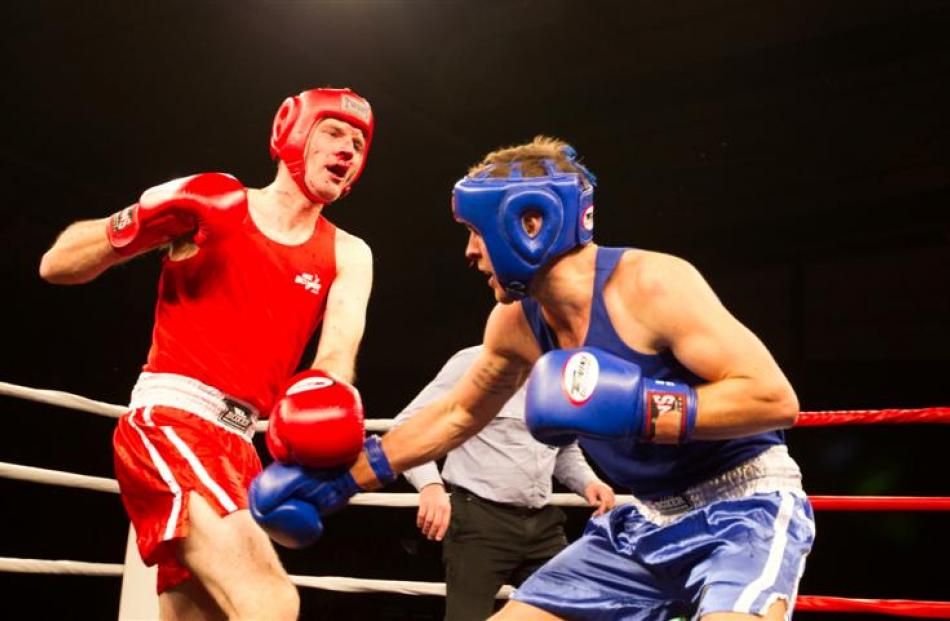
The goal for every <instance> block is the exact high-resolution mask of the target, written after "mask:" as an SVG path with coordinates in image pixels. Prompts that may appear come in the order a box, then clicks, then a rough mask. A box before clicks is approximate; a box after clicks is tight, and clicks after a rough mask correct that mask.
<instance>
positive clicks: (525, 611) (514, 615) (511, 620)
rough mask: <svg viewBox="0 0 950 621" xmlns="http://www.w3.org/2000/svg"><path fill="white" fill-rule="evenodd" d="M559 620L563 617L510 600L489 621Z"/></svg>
mask: <svg viewBox="0 0 950 621" xmlns="http://www.w3.org/2000/svg"><path fill="white" fill-rule="evenodd" d="M559 619H561V617H558V616H556V615H552V614H551V613H550V612H547V611H545V610H541V609H540V608H537V607H536V606H532V605H530V604H525V603H523V602H518V601H515V600H509V601H508V603H507V604H505V607H504V608H502V609H501V610H499V611H498V612H497V613H495V614H494V615H493V616H492V617H491V619H489V621H558V620H559Z"/></svg>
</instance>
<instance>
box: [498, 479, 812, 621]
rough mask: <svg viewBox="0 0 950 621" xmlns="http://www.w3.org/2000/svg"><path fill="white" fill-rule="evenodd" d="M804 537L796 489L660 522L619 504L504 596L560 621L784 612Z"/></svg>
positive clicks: (804, 503)
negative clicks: (780, 607) (776, 605)
mask: <svg viewBox="0 0 950 621" xmlns="http://www.w3.org/2000/svg"><path fill="white" fill-rule="evenodd" d="M645 514H646V515H649V516H650V518H651V519H647V517H645ZM814 536H815V526H814V518H813V514H812V509H811V505H810V504H809V502H808V499H807V498H806V497H805V496H804V494H802V493H801V492H797V491H781V492H768V493H754V494H750V495H748V496H744V497H741V498H735V499H729V500H717V501H714V502H710V503H708V504H705V505H703V506H700V507H697V508H694V509H690V510H687V511H685V512H683V513H681V514H679V515H677V516H675V518H672V519H670V520H664V519H659V520H658V519H657V518H656V516H655V515H654V514H653V512H650V511H647V510H645V509H644V508H643V505H642V504H641V503H636V504H632V505H623V506H620V507H617V508H616V509H614V510H613V511H611V512H610V513H607V514H606V515H603V516H600V517H598V518H595V519H593V520H591V521H590V523H589V524H588V525H587V529H586V530H585V532H584V535H583V536H582V537H581V538H580V539H578V540H577V541H575V542H574V543H573V544H571V545H570V546H569V547H568V548H567V549H565V550H564V551H563V552H561V553H560V554H558V555H557V556H556V557H554V558H553V559H551V561H549V562H548V563H547V564H545V565H544V566H543V567H542V568H541V569H539V570H538V571H537V572H535V574H534V575H532V576H531V577H530V578H528V580H527V581H526V582H525V583H524V584H523V585H522V586H521V587H520V588H519V589H518V590H517V591H516V592H515V594H514V595H513V596H512V599H515V600H518V601H520V602H524V603H526V604H531V605H532V606H536V607H538V608H541V609H543V610H546V611H548V612H550V613H552V614H555V615H557V616H560V617H565V618H568V619H591V620H594V619H596V620H607V619H610V620H621V619H622V620H624V621H627V620H629V621H633V620H636V621H648V620H650V621H652V620H656V621H667V620H668V619H670V618H672V617H676V616H682V615H685V616H691V615H696V618H699V617H701V616H702V615H705V614H707V613H711V612H745V613H753V614H759V615H761V614H764V613H765V612H766V611H767V610H768V608H769V607H770V606H771V605H772V603H773V602H775V601H776V600H777V599H784V600H785V601H786V602H788V616H789V617H790V616H791V611H792V608H793V606H794V602H795V596H796V594H797V590H798V581H799V580H800V578H801V575H802V572H803V571H804V568H805V557H806V556H807V555H808V552H809V550H811V545H812V541H813V540H814Z"/></svg>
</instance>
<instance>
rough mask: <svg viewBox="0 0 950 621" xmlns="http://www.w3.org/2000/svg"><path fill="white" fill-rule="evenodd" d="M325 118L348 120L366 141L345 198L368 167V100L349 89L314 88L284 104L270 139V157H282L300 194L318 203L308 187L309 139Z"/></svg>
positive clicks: (370, 127) (370, 131)
mask: <svg viewBox="0 0 950 621" xmlns="http://www.w3.org/2000/svg"><path fill="white" fill-rule="evenodd" d="M326 117H332V118H335V119H340V120H341V121H346V122H347V123H349V124H350V125H352V126H354V127H356V128H358V129H360V130H361V131H362V132H363V136H364V138H365V139H366V144H365V146H364V148H363V162H362V163H361V164H360V167H359V169H357V171H356V175H354V177H353V180H352V181H350V184H349V185H348V186H347V187H346V188H345V189H344V190H343V193H342V194H341V196H345V195H346V194H347V193H349V191H350V188H352V187H353V184H354V183H356V180H357V179H358V178H359V176H360V174H361V173H362V172H363V168H365V167H366V157H367V156H368V155H369V145H370V142H372V140H373V125H374V121H373V110H372V108H370V105H369V102H368V101H366V100H365V99H363V98H362V97H360V96H359V95H357V94H356V93H354V92H353V91H351V90H350V89H348V88H315V89H312V90H309V91H304V92H302V93H300V94H299V95H296V96H294V97H288V98H287V99H285V100H284V103H282V104H281V106H280V108H279V109H278V110H277V114H276V115H275V116H274V126H273V129H272V130H271V137H270V154H271V157H272V158H273V159H278V158H279V159H280V160H281V161H282V162H283V163H284V164H285V165H286V166H287V170H288V172H290V176H291V178H292V179H293V180H294V183H296V184H297V187H298V188H300V191H301V192H303V194H304V196H306V197H307V198H309V199H310V200H311V201H313V202H315V203H316V202H320V199H319V198H318V197H317V196H315V195H314V194H313V192H311V191H310V188H309V187H307V160H306V155H307V153H306V151H307V139H308V138H309V137H310V132H311V130H313V126H314V125H316V124H317V121H319V120H320V119H323V118H326Z"/></svg>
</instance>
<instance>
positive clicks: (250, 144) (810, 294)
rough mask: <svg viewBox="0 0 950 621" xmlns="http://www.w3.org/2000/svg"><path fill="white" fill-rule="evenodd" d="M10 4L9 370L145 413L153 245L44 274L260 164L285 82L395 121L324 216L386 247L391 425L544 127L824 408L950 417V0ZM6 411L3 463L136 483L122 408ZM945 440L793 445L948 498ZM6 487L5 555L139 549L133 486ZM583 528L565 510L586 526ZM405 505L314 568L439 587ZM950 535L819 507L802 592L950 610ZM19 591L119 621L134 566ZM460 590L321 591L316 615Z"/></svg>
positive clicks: (85, 615)
mask: <svg viewBox="0 0 950 621" xmlns="http://www.w3.org/2000/svg"><path fill="white" fill-rule="evenodd" d="M0 18H2V19H0V24H2V26H0V28H2V30H3V33H2V34H3V36H2V38H0V46H2V58H3V61H2V67H3V79H2V87H3V101H2V104H0V106H2V108H0V119H2V121H0V127H2V129H0V131H2V135H0V137H2V139H0V171H2V175H3V182H2V189H3V193H4V195H5V198H4V203H5V204H4V209H3V216H2V222H3V224H2V237H0V244H2V248H3V253H4V257H5V259H4V260H3V261H0V266H2V267H0V269H2V284H3V303H2V305H3V319H4V321H3V324H2V326H3V340H2V344H3V349H2V355H0V380H2V381H7V382H13V383H17V384H24V385H28V386H37V387H47V388H56V389H60V390H67V391H71V392H76V393H79V394H83V395H87V396H90V397H94V398H97V399H102V400H105V401H109V402H113V403H124V402H125V401H126V399H127V395H128V392H129V389H130V387H131V385H132V383H133V382H134V380H135V377H136V374H137V372H138V368H139V366H140V365H141V363H142V361H143V359H144V356H145V353H146V351H147V348H148V343H149V334H150V326H151V320H152V311H153V304H154V290H155V282H156V278H157V275H158V260H157V259H156V258H155V257H150V258H143V259H140V260H137V261H135V262H133V263H132V264H129V265H127V266H124V267H122V268H119V269H116V270H114V271H112V272H110V273H107V274H105V275H103V276H102V277H101V278H100V279H99V280H97V281H96V282H94V283H92V284H89V285H85V286H81V287H54V286H50V285H47V284H44V283H43V282H41V281H40V279H39V278H38V276H37V267H38V264H39V259H40V256H41V255H42V253H43V251H44V250H45V249H46V248H47V247H48V246H49V245H50V244H51V243H52V241H53V240H54V238H55V236H56V234H57V233H58V232H59V231H60V230H61V229H62V228H64V227H65V226H66V225H67V224H69V223H70V222H72V221H74V220H78V219H84V218H93V217H101V216H104V215H106V214H108V213H110V212H112V211H114V210H116V209H118V208H120V207H122V206H124V205H126V204H128V203H130V202H132V201H134V200H135V199H136V198H137V197H138V195H139V194H140V193H141V191H142V190H143V189H145V188H147V187H149V186H151V185H155V184H157V183H159V182H161V181H164V180H167V179H170V178H173V177H176V176H181V175H186V174H191V173H195V172H201V171H227V172H231V173H233V174H235V175H236V176H237V177H238V178H240V179H241V180H242V181H243V182H244V183H245V184H247V185H250V186H261V185H265V184H267V183H268V182H269V181H270V180H271V178H272V176H273V173H274V166H273V164H272V163H271V162H270V161H269V159H268V153H267V140H268V136H269V132H270V123H271V118H272V115H273V113H274V112H275V110H276V108H277V106H278V105H279V103H280V101H281V100H282V99H283V98H284V97H286V96H287V95H290V94H293V93H296V92H299V91H300V90H303V89H305V88H309V87H313V86H321V85H334V86H350V87H352V88H354V89H355V90H357V91H358V92H359V93H361V94H362V95H364V96H365V97H367V98H368V99H369V100H370V101H371V102H372V104H373V108H374V111H375V113H376V115H377V134H376V137H375V140H374V142H373V146H372V152H371V153H370V155H369V164H368V168H367V170H366V172H365V174H364V176H363V178H362V179H361V180H360V182H359V184H358V186H357V187H356V189H355V191H354V192H353V194H352V196H351V197H349V198H347V199H345V200H344V201H342V202H341V203H340V204H338V205H334V206H332V207H330V208H329V209H328V211H327V214H328V216H329V217H330V218H331V219H332V220H333V221H334V222H336V223H337V224H338V225H340V226H342V227H343V228H345V229H346V230H348V231H351V232H353V233H355V234H357V235H359V236H361V237H363V238H364V239H365V240H366V241H367V242H368V243H369V244H370V246H371V247H372V248H373V250H374V254H375V260H376V283H375V288H374V294H373V298H372V301H371V304H370V309H369V315H370V316H369V325H368V329H367V333H366V338H365V341H364V345H363V348H362V353H361V355H360V359H359V362H360V365H359V367H360V369H359V370H360V378H359V385H360V387H361V389H362V392H363V395H364V398H365V401H366V404H367V408H368V416H369V417H371V418H386V417H390V416H392V415H393V414H395V413H396V412H397V411H398V410H399V409H400V408H401V407H402V406H403V405H404V404H405V403H406V402H407V401H408V400H409V399H410V398H411V397H412V396H413V395H414V394H415V392H416V391H417V390H418V389H419V388H420V387H421V386H422V385H423V384H424V383H425V382H426V381H427V379H428V378H430V377H431V376H432V374H433V373H434V372H435V371H436V370H437V369H438V368H439V366H440V365H441V364H442V362H443V361H444V360H445V359H446V358H447V357H448V356H449V355H450V354H451V353H452V352H454V351H455V350H456V349H458V348H460V347H462V346H464V345H469V344H472V343H475V342H477V341H478V340H479V338H480V334H481V327H482V325H483V322H484V318H485V316H486V314H487V311H488V310H489V309H490V307H491V304H492V299H491V294H490V292H489V291H488V290H487V289H486V287H485V285H484V282H483V279H482V278H481V276H479V275H477V274H475V273H474V272H471V271H469V270H467V269H466V266H465V262H464V260H463V256H462V250H463V247H464V243H465V233H464V229H462V228H461V227H459V226H458V225H456V224H455V223H454V222H452V220H451V217H450V216H449V201H448V198H449V191H450V189H451V186H452V184H453V182H454V181H455V180H456V179H457V178H458V177H460V176H461V175H462V174H463V173H464V171H465V170H466V168H467V167H468V166H469V165H470V164H472V163H474V162H476V161H477V160H478V159H479V158H480V157H481V155H483V154H484V153H485V152H487V151H489V150H491V149H493V148H496V147H498V146H501V145H506V144H513V143H518V142H522V141H525V140H528V139H530V138H531V137H533V136H534V135H536V134H539V133H544V134H549V135H555V136H558V137H562V138H564V139H566V140H568V141H569V142H571V143H572V144H574V145H575V146H576V147H577V149H578V151H579V152H580V153H581V154H582V156H584V161H585V162H586V164H587V165H588V166H589V167H590V168H591V169H592V170H593V171H594V172H595V173H596V174H597V175H598V177H599V179H600V186H599V187H598V190H597V205H598V211H597V240H598V242H599V243H601V244H605V245H633V246H642V247H647V248H651V249H657V250H662V251H666V252H671V253H674V254H678V255H681V256H683V257H685V258H687V259H689V260H690V261H692V262H693V263H694V264H695V265H696V266H698V267H699V268H700V270H702V271H703V272H704V274H705V275H706V276H707V278H708V279H709V281H710V282H711V283H712V285H713V286H714V288H715V289H716V290H717V292H718V293H719V294H720V296H721V298H722V300H723V301H724V302H725V303H726V305H727V306H728V307H729V308H730V309H732V310H733V312H734V313H735V314H736V315H737V316H738V317H739V318H740V319H741V320H742V321H743V322H745V323H746V324H747V325H749V326H750V327H751V328H752V329H753V330H754V331H755V332H757V333H758V334H759V335H760V336H761V338H762V339H763V340H764V341H765V343H766V344H767V345H768V346H769V347H770V349H771V350H772V351H773V352H774V354H775V356H776V358H777V359H778V360H779V362H780V363H781V364H782V366H783V368H784V369H785V370H786V372H787V374H788V375H789V377H790V378H791V380H792V381H793V383H794V385H795V386H796V389H797V390H798V394H799V396H800V399H801V402H802V407H803V409H806V410H815V409H843V408H883V407H920V406H928V405H947V404H950V387H948V383H947V379H946V376H947V372H948V367H950V364H948V362H950V354H948V352H950V330H948V327H950V320H948V313H950V274H948V272H950V270H948V266H950V215H948V204H950V203H948V199H950V119H948V114H947V110H948V104H950V35H948V33H950V4H948V3H946V2H928V1H923V0H920V1H914V2H907V1H902V2H896V1H895V2H880V1H869V0H860V1H859V0H841V1H829V0H822V1H814V2H799V1H787V2H769V1H763V0H756V1H739V0H705V1H701V0H691V1H685V0H684V1H678V2H655V3H653V2H617V3H604V2H580V1H576V2H559V1H554V0H551V1H541V0H533V1H530V0H524V1H520V2H492V1H481V2H479V1H475V0H473V1H471V2H461V1H449V2H434V1H422V0H419V1H408V0H391V1H379V2H371V1H351V2H344V1H337V2H305V1H274V2H263V1H258V2H207V1H206V2H189V3H182V2H160V3H159V2H153V3H138V2H124V1H123V2H118V1H112V2H76V3H71V2H51V1H41V0H36V1H32V2H12V3H5V4H3V8H2V9H0ZM235 338H240V335H235ZM2 411H3V412H5V413H6V417H5V418H4V422H5V424H6V427H5V431H6V433H5V435H6V440H5V441H3V442H0V460H3V461H11V462H16V463H23V464H27V465H32V466H39V467H46V468H54V469H61V470H68V471H73V472H79V473H83V474H91V475H99V476H110V477H111V476H112V466H111V448H110V431H111V428H112V425H113V421H111V420H109V419H103V418H99V417H95V416H89V415H85V414H82V413H77V412H73V411H67V410H61V409H59V408H53V407H47V406H40V405H36V404H31V403H28V402H24V401H19V400H14V399H8V398H3V399H2ZM947 440H948V434H947V430H946V428H945V427H940V426H926V427H925V426H914V427H894V426H880V427H874V428H858V427H844V428H836V429H831V428H825V429H804V430H796V431H792V432H791V433H790V434H789V444H790V445H791V449H792V452H793V454H794V455H795V456H796V457H797V458H798V459H799V460H800V462H801V463H802V464H803V467H804V470H805V476H806V485H807V488H808V490H809V491H810V492H811V493H814V494H919V495H946V494H948V492H950V490H948V486H947V473H948V468H947V460H946V457H945V453H943V451H944V450H946V448H945V447H946V442H947ZM403 486H404V487H398V488H396V489H397V491H407V486H405V484H403ZM0 494H2V497H3V502H2V507H3V508H2V523H0V556H14V557H30V558H53V559H55V558H63V559H74V560H86V561H98V562H121V559H122V553H123V550H124V544H125V537H126V520H125V517H124V514H123V511H122V509H121V506H120V503H119V500H118V497H116V496H113V495H108V494H100V493H90V492H83V491H77V490H69V489H63V488H54V487H46V486H38V485H32V484H27V483H20V482H15V481H6V480H3V481H0ZM585 515H586V513H585V512H584V511H582V510H572V511H571V522H570V534H571V535H572V536H573V535H577V534H578V533H579V532H580V529H581V528H582V525H583V520H584V516H585ZM413 516H414V512H413V511H412V510H408V509H400V510H392V509H373V508H360V507H357V508H351V509H348V510H346V511H345V512H344V513H343V514H342V515H340V516H336V517H332V518H330V519H329V520H328V521H327V522H328V523H327V531H328V532H327V535H325V537H324V539H323V540H322V541H320V542H319V543H318V544H317V545H316V546H314V547H313V548H311V549H309V550H306V551H303V552H296V553H287V554H284V559H285V561H286V562H287V565H288V568H289V570H290V571H291V572H292V573H301V574H310V575H342V576H357V577H367V578H383V579H386V578H389V579H404V580H441V569H440V564H439V548H438V546H437V545H434V544H431V543H428V542H425V541H423V540H422V539H421V537H420V536H419V535H418V534H417V531H416V529H415V526H414V520H413ZM947 524H948V521H947V518H946V516H945V515H943V514H921V513H895V514H880V513H876V514H874V513H868V514H850V513H840V514H834V513H831V514H829V513H822V514H820V515H819V516H818V529H819V534H818V540H817V544H816V547H815V550H814V552H813V554H812V556H811V558H810V562H809V569H808V571H807V572H806V575H805V578H804V582H803V584H802V587H801V592H802V593H807V594H825V595H845V596H852V597H881V598H919V599H944V600H946V599H950V588H948V587H947V582H946V576H947V571H946V565H945V563H946V557H947V555H948V553H950V543H948V537H947V536H946V530H947V529H946V526H947ZM0 585H2V586H0V594H2V595H3V601H4V602H5V604H4V605H5V606H6V607H9V608H13V609H16V608H18V607H21V608H24V609H26V610H29V611H30V612H29V613H28V617H29V618H37V619H46V618H57V619H61V618H76V619H109V618H113V619H114V618H115V616H116V611H117V599H118V593H119V580H117V579H115V578H92V577H52V576H24V575H15V574H4V575H0ZM441 608H442V601H441V600H440V599H437V598H428V597H406V596H387V595H343V594H333V593H327V592H321V591H316V590H310V589H307V590H304V592H303V615H304V618H311V619H312V618H316V617H318V616H320V617H321V618H332V619H392V620H397V619H418V620H428V619H436V618H440V616H439V615H440V614H441ZM5 616H6V615H5ZM820 616H824V615H814V614H806V613H802V614H801V617H802V618H817V617H820ZM828 616H831V615H828ZM850 618H852V619H853V618H855V617H854V616H851V617H850Z"/></svg>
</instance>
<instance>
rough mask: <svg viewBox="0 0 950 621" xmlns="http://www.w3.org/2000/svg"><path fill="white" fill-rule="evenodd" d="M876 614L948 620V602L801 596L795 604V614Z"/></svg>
mask: <svg viewBox="0 0 950 621" xmlns="http://www.w3.org/2000/svg"><path fill="white" fill-rule="evenodd" d="M799 611H808V612H876V613H878V614H885V615H897V616H902V617H923V618H928V619H950V602H926V601H915V600H911V599H851V598H848V597H824V596H820V595H802V596H800V597H799V598H798V599H797V600H796V602H795V612H799Z"/></svg>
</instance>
